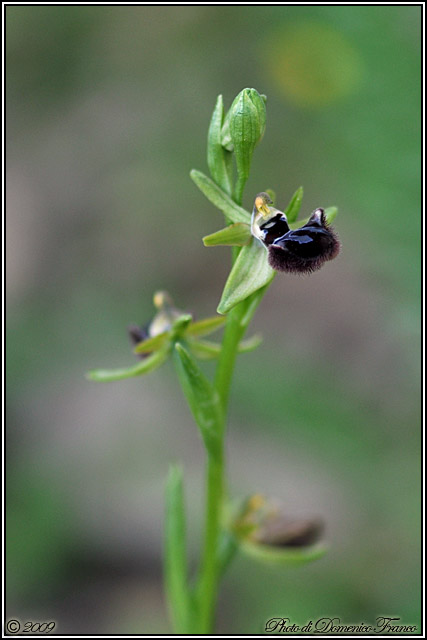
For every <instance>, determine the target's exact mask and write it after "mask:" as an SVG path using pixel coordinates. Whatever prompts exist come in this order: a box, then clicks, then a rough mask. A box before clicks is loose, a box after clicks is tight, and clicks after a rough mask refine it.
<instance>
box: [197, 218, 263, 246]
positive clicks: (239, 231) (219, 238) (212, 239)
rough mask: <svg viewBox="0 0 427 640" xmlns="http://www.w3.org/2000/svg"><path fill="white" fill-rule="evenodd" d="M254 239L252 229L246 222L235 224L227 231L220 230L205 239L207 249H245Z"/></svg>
mask: <svg viewBox="0 0 427 640" xmlns="http://www.w3.org/2000/svg"><path fill="white" fill-rule="evenodd" d="M251 238H252V234H251V228H250V226H249V225H248V224H246V223H245V222H235V223H234V224H230V225H229V226H228V227H225V229H220V230H219V231H216V232H215V233H211V234H210V235H209V236H205V237H204V238H203V244H204V245H205V247H216V246H218V245H225V246H229V247H243V246H245V245H246V244H249V242H250V240H251Z"/></svg>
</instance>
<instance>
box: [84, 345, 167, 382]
mask: <svg viewBox="0 0 427 640" xmlns="http://www.w3.org/2000/svg"><path fill="white" fill-rule="evenodd" d="M168 354H169V347H168V348H164V349H162V350H160V351H156V352H155V353H153V354H152V355H151V356H148V358H145V360H142V361H141V362H140V363H138V364H136V365H134V366H133V367H128V368H126V369H95V370H93V371H89V372H88V373H87V374H86V377H87V378H88V379H89V380H93V381H94V382H114V381H115V380H125V379H126V378H135V377H136V376H142V375H144V374H145V373H149V372H150V371H154V369H157V367H160V365H161V364H163V362H164V361H165V360H166V359H167V357H168Z"/></svg>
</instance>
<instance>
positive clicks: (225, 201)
mask: <svg viewBox="0 0 427 640" xmlns="http://www.w3.org/2000/svg"><path fill="white" fill-rule="evenodd" d="M190 177H191V179H192V180H193V182H194V183H195V184H196V185H197V186H198V187H199V189H200V191H201V192H202V193H203V194H204V195H205V196H206V197H207V199H208V200H209V201H210V202H212V204H213V205H215V207H217V208H218V209H220V211H222V212H223V213H224V215H225V216H226V217H227V218H228V220H230V222H246V224H250V223H251V216H250V213H249V212H248V211H245V209H243V208H242V207H239V205H237V204H236V203H235V202H234V201H233V200H232V199H231V198H230V196H228V195H227V194H226V193H225V191H223V190H222V189H220V187H218V185H216V184H215V182H213V181H212V180H211V179H210V178H208V177H207V176H205V174H204V173H202V172H201V171H197V169H192V170H191V171H190Z"/></svg>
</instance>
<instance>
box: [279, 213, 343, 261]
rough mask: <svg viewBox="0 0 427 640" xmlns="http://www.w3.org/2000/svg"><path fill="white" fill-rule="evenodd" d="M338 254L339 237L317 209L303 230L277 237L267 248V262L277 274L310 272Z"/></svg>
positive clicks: (323, 214)
mask: <svg viewBox="0 0 427 640" xmlns="http://www.w3.org/2000/svg"><path fill="white" fill-rule="evenodd" d="M270 233H271V232H270ZM339 251H340V242H339V240H338V237H337V235H336V234H335V232H334V230H333V228H332V227H331V226H329V225H328V223H327V221H326V218H325V212H324V210H323V209H320V208H319V209H316V210H315V211H314V212H313V214H312V215H311V217H310V219H309V221H308V222H307V224H305V225H304V226H303V227H301V228H300V229H295V230H294V231H288V232H286V233H285V234H284V235H282V236H280V237H276V239H275V240H274V241H273V242H272V243H271V244H270V245H269V246H268V262H269V264H270V266H271V267H272V268H273V269H276V270H277V271H287V272H289V273H312V272H313V271H316V270H317V269H320V267H321V266H322V265H323V264H324V263H325V262H326V261H327V260H332V259H333V258H335V257H336V256H337V255H338V253H339Z"/></svg>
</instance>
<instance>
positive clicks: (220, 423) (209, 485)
mask: <svg viewBox="0 0 427 640" xmlns="http://www.w3.org/2000/svg"><path fill="white" fill-rule="evenodd" d="M211 126H212V125H211ZM209 146H210V141H209V139H208V164H209ZM247 177H248V176H247V175H244V174H242V173H239V174H238V177H237V182H236V185H235V188H234V191H233V197H232V199H233V200H234V202H235V203H236V204H237V205H239V206H241V204H242V197H243V190H244V187H245V184H246V181H247ZM229 178H230V176H229V175H227V176H226V175H224V172H223V174H222V175H219V174H218V175H217V176H216V179H217V184H218V185H219V186H220V187H221V188H222V189H223V191H225V192H226V193H230V187H231V186H232V185H230V182H229ZM239 251H240V249H239V247H233V251H232V262H233V264H234V262H235V260H236V259H237V256H238V254H239ZM266 288H267V287H264V288H263V289H261V290H259V291H257V292H255V293H254V294H253V295H252V296H250V297H249V298H247V299H246V300H243V301H242V302H241V303H240V304H238V305H236V306H235V307H234V308H233V309H232V310H231V311H230V313H229V314H228V315H227V322H226V326H225V330H224V336H223V340H222V345H221V352H220V355H219V361H218V366H217V370H216V375H215V380H214V386H215V389H216V391H217V392H218V395H219V398H220V402H221V409H222V411H221V418H220V419H219V420H217V421H216V424H215V428H216V429H217V434H218V436H219V446H218V449H217V451H216V452H215V453H209V452H208V458H207V468H206V512H205V534H204V547H203V552H202V560H201V565H200V573H199V577H198V582H197V585H196V601H197V608H196V612H197V619H198V620H197V621H198V624H197V626H198V627H199V628H198V631H199V633H202V634H207V633H209V632H211V631H212V627H213V620H214V613H215V606H216V600H217V593H218V583H219V580H220V578H221V574H222V572H223V569H224V567H223V566H222V559H221V555H220V543H221V524H222V523H221V519H222V512H223V502H224V497H225V463H224V462H225V454H224V440H225V431H226V425H227V411H228V402H229V397H230V389H231V381H232V377H233V371H234V365H235V361H236V356H237V353H238V346H239V342H240V341H241V339H242V338H243V336H244V333H245V331H246V329H247V328H248V325H249V322H250V321H251V319H252V317H253V314H254V313H255V310H256V307H257V306H258V303H259V302H260V300H261V298H262V296H263V294H264V292H265V290H266ZM232 555H233V554H231V555H230V557H231V556H232Z"/></svg>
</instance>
